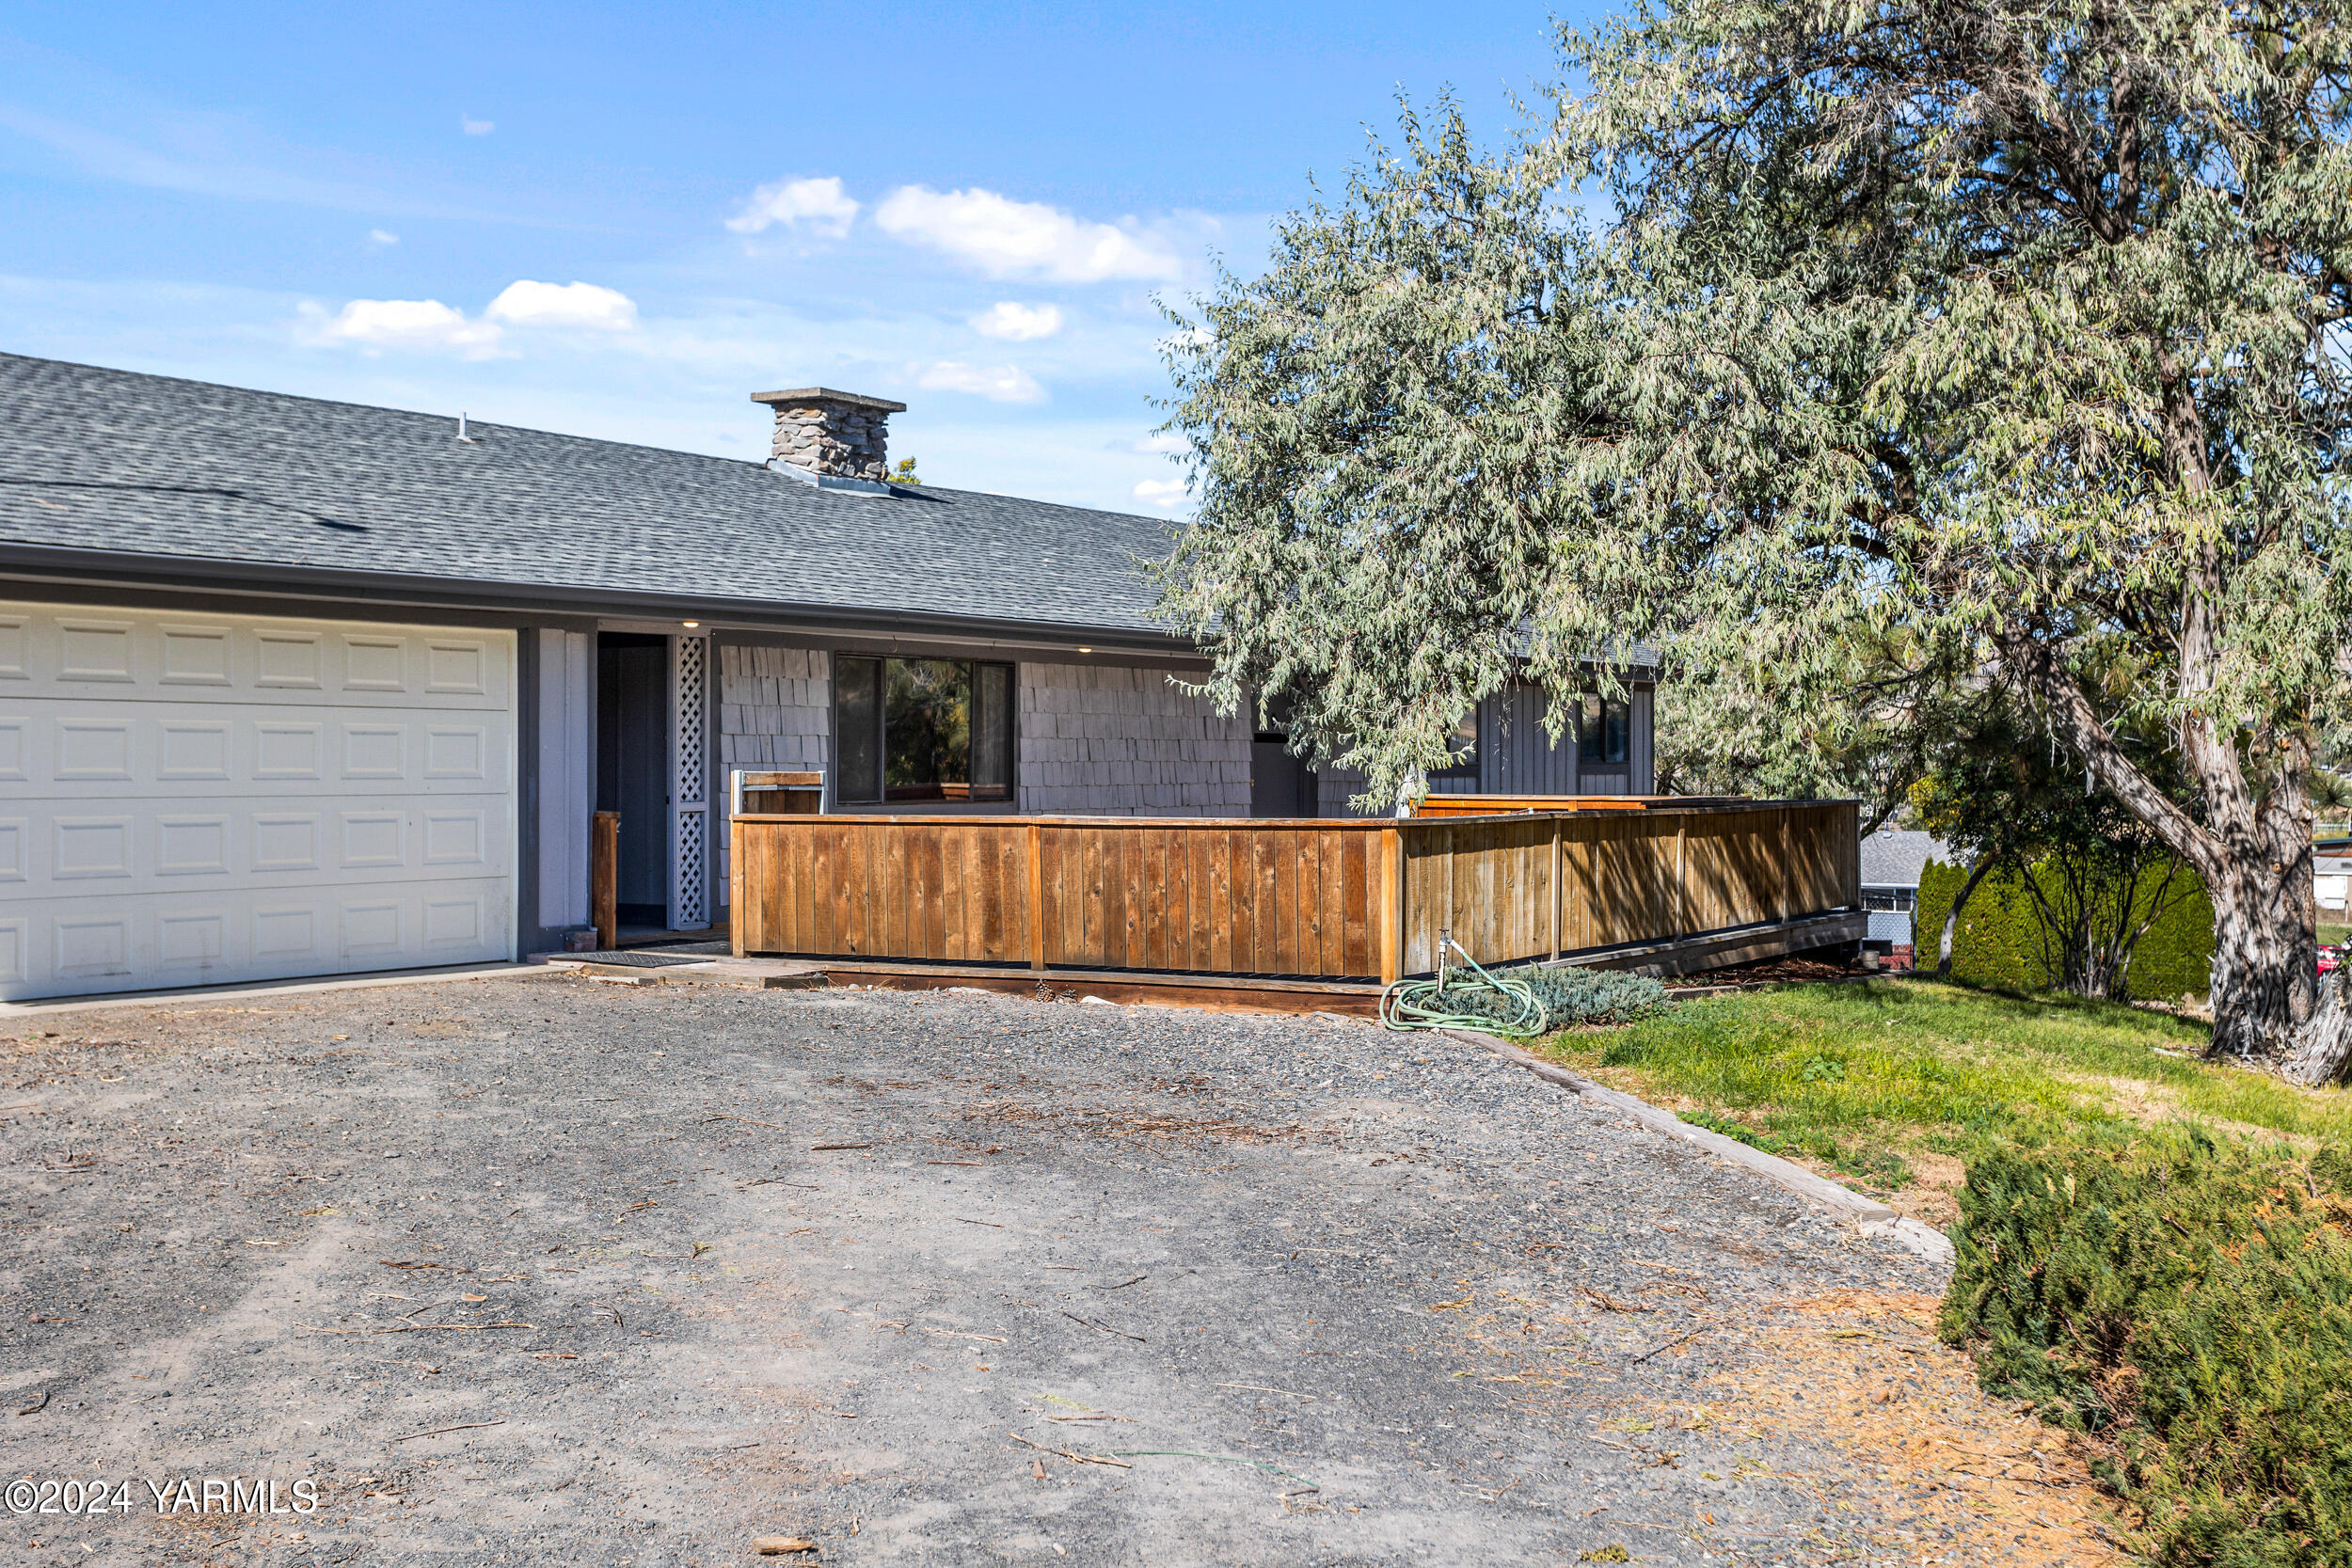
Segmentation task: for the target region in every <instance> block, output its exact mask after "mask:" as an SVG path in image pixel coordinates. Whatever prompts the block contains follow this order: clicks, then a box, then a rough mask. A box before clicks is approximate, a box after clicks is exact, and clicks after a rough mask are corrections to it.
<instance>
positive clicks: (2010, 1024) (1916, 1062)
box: [1544, 981, 2352, 1222]
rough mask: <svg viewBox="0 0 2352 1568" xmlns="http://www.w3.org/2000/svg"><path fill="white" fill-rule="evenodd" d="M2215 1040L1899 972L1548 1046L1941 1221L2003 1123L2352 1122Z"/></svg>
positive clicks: (2261, 1125) (2316, 1131) (2340, 1129)
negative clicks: (2203, 1056)
mask: <svg viewBox="0 0 2352 1568" xmlns="http://www.w3.org/2000/svg"><path fill="white" fill-rule="evenodd" d="M2204 1046H2205V1029H2204V1027H2203V1026H2202V1025H2201V1024H2197V1023H2194V1022H2187V1021H2185V1020H2181V1019H2176V1018H2173V1017H2171V1016H2169V1014H2164V1013H2157V1012H2151V1011H2147V1010H2144V1009H2141V1008H2136V1007H2128V1006H2119V1005H2116V1004H2113V1003H2105V1002H2090V1001H2084V1000H2080V999H2077V998H2074V997H2065V996H2056V995H2030V996H2026V995H2015V994H2010V993H2007V992H2000V991H1992V990H1975V989H1972V988H1969V987H1963V986H1954V985H1937V984H1934V983H1932V982H1927V981H1883V982H1877V983H1873V984H1869V985H1817V986H1788V987H1783V988H1780V989H1776V990H1763V991H1750V992H1745V993H1741V994H1738V995H1732V996H1718V997H1708V998H1705V999H1703V1000H1699V1001H1694V1002H1686V1003H1683V1004H1681V1005H1680V1006H1677V1007H1675V1008H1674V1009H1673V1011H1671V1012H1670V1013H1667V1014H1666V1015H1664V1016H1662V1017H1660V1018H1655V1019H1649V1020H1646V1021H1645V1022H1640V1023H1636V1024H1632V1025H1630V1026H1629V1027H1627V1028H1624V1029H1618V1030H1611V1031H1607V1032H1599V1031H1581V1032H1571V1033H1568V1034H1563V1035H1558V1036H1554V1037H1552V1038H1551V1039H1550V1040H1549V1041H1547V1042H1545V1047H1544V1049H1546V1050H1547V1052H1548V1053H1549V1054H1550V1055H1552V1056H1553V1057H1554V1058H1555V1059H1557V1060H1559V1061H1561V1062H1563V1063H1565V1064H1566V1065H1568V1066H1571V1067H1575V1068H1577V1069H1580V1070H1582V1071H1586V1072H1589V1073H1591V1074H1592V1075H1593V1076H1595V1077H1597V1078H1599V1079H1601V1080H1603V1081H1605V1082H1608V1083H1610V1084H1612V1085H1615V1086H1617V1087H1621V1088H1625V1089H1629V1090H1630V1091H1631V1092H1633V1093H1636V1094H1640V1095H1642V1096H1643V1097H1644V1098H1645V1099H1650V1100H1653V1101H1663V1102H1665V1103H1667V1104H1670V1105H1672V1106H1673V1107H1674V1108H1675V1109H1676V1111H1677V1114H1679V1115H1680V1116H1682V1117H1683V1118H1684V1119H1685V1120H1687V1121H1692V1122H1696V1123H1698V1124H1699V1125H1701V1126H1706V1127H1711V1128H1713V1129H1715V1130H1716V1131H1717V1132H1724V1133H1727V1134H1729V1135H1730V1136H1733V1137H1737V1138H1740V1139H1741V1140H1742V1141H1744V1142H1747V1143H1750V1144H1754V1145H1755V1146H1756V1147H1757V1148H1763V1149H1765V1150H1767V1151H1768V1152H1772V1153H1775V1154H1781V1155H1785V1156H1788V1157H1791V1158H1796V1159H1800V1160H1802V1161H1803V1162H1804V1163H1805V1164H1811V1165H1814V1166H1816V1167H1817V1168H1820V1169H1824V1170H1827V1171H1829V1172H1832V1173H1834V1174H1836V1175H1840V1176H1844V1177H1847V1178H1850V1179H1854V1180H1856V1182H1857V1184H1859V1185H1862V1186H1864V1187H1866V1188H1868V1189H1870V1190H1872V1191H1875V1192H1879V1193H1883V1194H1896V1195H1899V1202H1900V1203H1901V1204H1902V1205H1903V1206H1904V1207H1908V1208H1911V1209H1913V1210H1914V1211H1915V1212H1918V1213H1920V1214H1921V1215H1922V1217H1925V1218H1930V1219H1934V1220H1937V1221H1939V1222H1940V1221H1942V1220H1945V1219H1947V1218H1949V1217H1950V1215H1951V1213H1952V1212H1954V1211H1953V1209H1952V1207H1951V1200H1950V1196H1949V1195H1950V1193H1951V1191H1952V1189H1954V1188H1955V1187H1957V1186H1958V1184H1959V1181H1960V1178H1961V1171H1960V1163H1961V1162H1962V1161H1963V1160H1965V1159H1966V1158H1967V1157H1968V1156H1969V1155H1971V1154H1972V1153H1974V1152H1977V1151H1978V1150H1979V1149H1981V1148H1984V1147H1986V1145H1987V1143H1988V1141H1989V1140H2014V1139H2016V1138H2018V1137H2019V1136H2020V1135H2022V1134H2026V1133H2029V1132H2034V1131H2037V1130H2040V1131H2056V1130H2058V1128H2060V1127H2061V1126H2063V1125H2065V1124H2069V1123H2074V1124H2080V1123H2084V1122H2100V1121H2106V1122H2112V1123H2131V1122H2137V1123H2151V1122H2156V1121H2162V1120H2167V1119H2171V1118H2174V1117H2194V1118H2197V1119H2199V1120H2201V1121H2203V1122H2206V1123H2210V1124H2217V1125H2220V1126H2228V1127H2235V1128H2239V1129H2246V1130H2253V1129H2260V1130H2264V1131H2267V1132H2276V1133H2281V1134H2284V1135H2286V1136H2288V1137H2291V1138H2295V1139H2297V1140H2312V1139H2317V1138H2320V1137H2329V1138H2352V1095H2347V1094H2345V1093H2344V1092H2343V1091H2340V1090H2317V1091H2314V1090H2306V1089H2297V1088H2295V1087H2292V1086H2290V1085H2285V1084H2282V1083H2280V1082H2279V1081H2277V1080H2276V1079H2273V1078H2269V1077H2267V1076H2265V1075H2264V1074H2261V1073H2258V1072H2252V1071H2249V1070H2247V1069H2239V1068H2229V1067H2220V1066H2215V1065H2211V1064H2208V1063H2205V1062H2203V1061H2201V1060H2199V1059H2198V1053H2200V1052H2201V1051H2202V1050H2203V1049H2204Z"/></svg>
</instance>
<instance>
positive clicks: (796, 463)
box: [752, 387, 907, 489]
mask: <svg viewBox="0 0 2352 1568" xmlns="http://www.w3.org/2000/svg"><path fill="white" fill-rule="evenodd" d="M752 401H753V402H754V403H764V404H767V405H768V406H769V407H771V408H772V409H774V410H775V411H776V435H775V444H774V446H773V448H772V449H771V450H772V452H773V458H772V460H771V463H770V465H769V466H770V467H776V466H778V465H782V466H784V467H789V468H797V469H798V470H800V472H801V473H802V474H803V475H804V476H808V477H813V478H814V479H815V480H816V481H817V482H818V483H819V484H823V483H825V482H826V481H828V480H830V481H833V482H834V483H840V482H842V481H845V480H846V481H849V482H850V483H852V484H855V485H857V487H858V488H861V489H862V488H864V487H865V486H866V484H874V485H881V484H882V483H885V482H886V481H887V480H888V478H889V471H890V462H889V436H888V431H887V428H886V427H887V426H888V424H889V422H890V416H891V415H893V414H903V413H905V412H906V407H907V405H906V404H903V403H892V402H889V401H888V400H886V399H883V398H869V397H861V396H859V395H858V394H857V393H855V392H836V391H834V389H833V388H830V387H803V388H798V389H797V390H794V391H788V392H754V393H753V394H752Z"/></svg>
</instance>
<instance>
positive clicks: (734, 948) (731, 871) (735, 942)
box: [727, 813, 743, 958]
mask: <svg viewBox="0 0 2352 1568" xmlns="http://www.w3.org/2000/svg"><path fill="white" fill-rule="evenodd" d="M727 948H728V950H729V951H730V952H732V953H733V954H734V955H735V956H736V957H737V958H741V957H742V956H743V824H742V823H740V822H738V821H737V820H736V819H735V816H734V815H733V814H732V813H730V814H729V815H728V816H727Z"/></svg>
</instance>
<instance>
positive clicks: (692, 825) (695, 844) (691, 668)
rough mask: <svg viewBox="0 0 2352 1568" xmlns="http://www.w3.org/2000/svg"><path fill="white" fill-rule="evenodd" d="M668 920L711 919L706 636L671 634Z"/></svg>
mask: <svg viewBox="0 0 2352 1568" xmlns="http://www.w3.org/2000/svg"><path fill="white" fill-rule="evenodd" d="M670 644H671V655H670V712H671V714H672V716H673V726H672V732H671V743H670V802H671V804H670V811H671V831H670V844H671V847H672V850H673V857H674V858H673V859H672V861H671V863H670V926H671V928H672V929H673V930H681V931H687V930H695V929H699V928H700V927H704V926H707V925H708V924H710V832H709V824H710V801H709V799H708V792H709V784H708V780H709V777H710V734H709V721H708V714H709V706H710V704H709V695H710V639H709V638H707V637H674V638H672V639H671V640H670Z"/></svg>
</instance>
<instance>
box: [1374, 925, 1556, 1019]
mask: <svg viewBox="0 0 2352 1568" xmlns="http://www.w3.org/2000/svg"><path fill="white" fill-rule="evenodd" d="M1449 947H1451V948H1452V949H1454V952H1456V953H1460V954H1461V955H1462V961H1463V962H1464V963H1466V964H1468V965H1470V973H1471V974H1475V975H1477V976H1478V978H1477V979H1476V980H1475V981H1471V982H1467V984H1468V986H1469V987H1470V989H1472V990H1481V989H1483V990H1491V991H1495V992H1497V993H1499V994H1500V995H1502V997H1503V998H1504V999H1505V1000H1507V1001H1508V1002H1509V1003H1510V1004H1511V1011H1510V1013H1509V1014H1508V1015H1507V1016H1506V1017H1504V1018H1502V1019H1496V1018H1492V1017H1490V1016H1488V1015H1487V1014H1485V1013H1457V1012H1450V1011H1448V1010H1447V1009H1446V1007H1445V1006H1444V1003H1445V992H1446V986H1447V984H1448V979H1447V974H1446V970H1447V964H1446V949H1447V948H1449ZM1456 994H1457V995H1458V994H1459V992H1458V991H1457V992H1456ZM1549 1019H1550V1011H1549V1008H1547V1007H1546V1006H1544V1003H1543V999H1542V998H1541V997H1539V996H1537V995H1536V994H1535V989H1534V987H1533V986H1531V985H1529V984H1528V983H1527V982H1526V981H1524V980H1521V979H1518V978H1515V977H1514V976H1512V975H1508V974H1488V973H1487V972H1486V969H1485V968H1484V967H1482V966H1481V965H1480V963H1479V961H1478V960H1477V959H1476V958H1471V957H1470V954H1469V952H1468V951H1467V950H1465V949H1464V947H1463V946H1462V944H1461V943H1460V942H1455V941H1454V933H1453V932H1452V931H1439V932H1438V977H1437V978H1436V979H1434V980H1398V981H1395V982H1393V983H1391V985H1389V986H1388V987H1386V988H1385V989H1383V990H1382V991H1381V992H1380V1022H1382V1023H1384V1024H1386V1025H1388V1026H1389V1027H1390V1028H1391V1029H1483V1030H1485V1031H1486V1033H1488V1034H1490V1035H1508V1036H1511V1037H1515V1038H1518V1039H1528V1038H1532V1037H1534V1036H1536V1035H1540V1034H1542V1033H1543V1032H1544V1025H1545V1023H1547V1022H1549Z"/></svg>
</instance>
